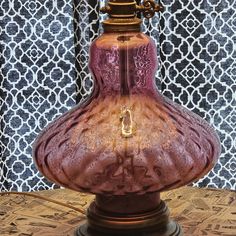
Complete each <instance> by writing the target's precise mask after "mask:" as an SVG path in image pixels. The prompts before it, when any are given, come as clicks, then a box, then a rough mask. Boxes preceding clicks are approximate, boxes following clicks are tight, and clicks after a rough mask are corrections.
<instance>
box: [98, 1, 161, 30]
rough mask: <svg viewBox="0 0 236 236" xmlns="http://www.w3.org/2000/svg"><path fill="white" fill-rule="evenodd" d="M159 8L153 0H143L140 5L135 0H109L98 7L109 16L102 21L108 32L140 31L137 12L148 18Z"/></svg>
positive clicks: (159, 9)
mask: <svg viewBox="0 0 236 236" xmlns="http://www.w3.org/2000/svg"><path fill="white" fill-rule="evenodd" d="M161 10H163V7H162V6H161V5H159V4H157V3H155V0H143V4H140V5H139V4H137V2H136V1H135V0H109V1H108V5H106V6H105V7H102V8H101V9H100V11H101V12H102V13H107V14H108V15H109V17H110V18H109V19H108V20H105V21H104V22H103V26H104V30H105V31H108V32H116V31H140V24H141V20H140V19H139V18H137V16H136V15H137V13H143V15H144V17H146V18H148V19H149V18H151V17H153V16H154V15H155V12H159V11H161Z"/></svg>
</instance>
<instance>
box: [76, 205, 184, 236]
mask: <svg viewBox="0 0 236 236" xmlns="http://www.w3.org/2000/svg"><path fill="white" fill-rule="evenodd" d="M75 235H76V236H182V235H183V233H182V230H181V227H180V226H179V225H178V224H177V223H176V222H174V221H171V220H169V210H168V208H167V206H166V204H165V203H164V202H161V203H160V205H159V206H158V208H157V209H155V210H153V211H150V212H146V213H145V214H144V213H143V214H136V215H120V214H118V215H117V214H114V215H111V214H109V213H107V212H103V211H101V210H99V209H97V208H96V205H95V204H91V206H90V207H89V210H88V223H87V224H85V225H83V226H81V227H80V228H79V229H78V230H77V231H76V234H75Z"/></svg>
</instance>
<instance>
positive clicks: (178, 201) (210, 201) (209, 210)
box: [0, 187, 236, 236]
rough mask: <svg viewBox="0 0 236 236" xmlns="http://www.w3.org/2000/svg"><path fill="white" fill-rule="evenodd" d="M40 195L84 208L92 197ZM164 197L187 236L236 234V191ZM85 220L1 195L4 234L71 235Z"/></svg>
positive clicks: (186, 190) (18, 197) (38, 203)
mask: <svg viewBox="0 0 236 236" xmlns="http://www.w3.org/2000/svg"><path fill="white" fill-rule="evenodd" d="M37 194H38V195H41V196H44V197H49V198H51V199H55V200H57V201H60V202H64V203H67V204H70V205H72V206H74V207H80V208H83V209H86V208H87V207H88V205H89V203H90V202H91V201H92V200H93V196H92V195H86V194H81V193H77V192H73V191H70V190H66V189H58V190H49V191H41V192H38V193H37ZM162 199H163V200H165V201H166V202H167V204H168V206H169V208H170V211H171V215H172V218H174V219H175V220H176V221H178V222H179V223H180V224H181V225H182V228H183V230H184V232H185V234H184V235H185V236H190V235H191V236H200V235H211V236H213V235H220V236H229V235H230V236H236V192H232V191H225V190H209V189H198V188H192V187H184V188H180V189H178V190H175V191H170V192H166V193H163V194H162ZM84 220H85V216H84V215H83V214H81V213H79V212H77V211H75V210H73V209H70V208H67V207H63V206H60V205H57V204H55V203H52V202H48V201H45V200H42V199H37V198H33V197H30V196H25V195H3V196H0V235H1V236H5V235H17V236H42V235H44V236H67V235H68V236H69V235H70V236H71V235H73V232H74V230H75V228H77V227H78V225H80V224H82V223H83V221H84Z"/></svg>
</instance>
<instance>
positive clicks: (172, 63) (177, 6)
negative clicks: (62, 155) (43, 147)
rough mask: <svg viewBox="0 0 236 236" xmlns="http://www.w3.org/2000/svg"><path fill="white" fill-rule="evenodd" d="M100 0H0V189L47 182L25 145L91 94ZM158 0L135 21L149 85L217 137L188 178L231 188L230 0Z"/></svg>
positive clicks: (234, 141) (235, 135)
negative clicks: (216, 155) (197, 174)
mask: <svg viewBox="0 0 236 236" xmlns="http://www.w3.org/2000/svg"><path fill="white" fill-rule="evenodd" d="M104 2H105V1H104V0H102V1H94V0H74V1H73V0H71V1H68V0H57V1H55V0H44V1H41V0H28V1H25V0H2V1H1V3H0V65H1V67H0V122H1V126H0V191H13V190H17V191H36V190H41V189H48V188H54V187H56V186H55V185H54V184H52V183H50V182H48V181H47V180H46V179H45V178H43V177H42V176H41V175H40V174H39V173H38V171H37V169H36V168H35V166H34V164H33V161H32V155H31V154H32V144H33V141H34V139H35V138H36V136H37V135H38V133H39V132H40V131H41V130H42V129H43V128H44V127H45V126H46V125H47V124H48V123H49V122H50V121H52V120H53V119H55V118H56V117H57V116H58V115H60V114H62V113H63V112H65V111H66V110H68V109H70V108H71V107H72V106H74V105H75V104H76V102H80V101H81V100H83V99H85V98H86V97H87V96H88V95H89V93H90V92H91V89H92V86H93V82H92V79H91V76H90V75H89V73H88V67H87V63H88V51H89V46H90V43H91V41H92V40H93V39H94V38H95V37H96V36H97V35H98V33H99V31H101V24H99V3H100V4H101V5H104ZM160 3H161V4H162V5H163V6H164V8H165V10H164V12H163V13H161V14H160V15H156V16H155V17H154V18H153V19H151V20H150V21H148V20H144V24H143V30H144V31H145V32H146V33H147V34H149V35H150V36H151V37H152V38H153V39H154V40H155V42H156V44H157V48H158V55H159V62H160V63H159V65H160V68H159V70H158V72H157V76H156V77H157V79H156V81H157V86H158V88H159V89H160V90H161V91H162V92H163V94H164V95H166V96H168V97H169V98H171V99H172V100H174V101H176V102H178V103H180V104H182V105H183V106H186V107H188V108H189V109H190V110H192V111H194V112H196V113H197V114H199V115H200V116H202V117H203V118H204V119H206V120H207V121H208V122H210V123H211V124H212V125H213V126H214V127H215V129H216V130H217V131H218V134H219V136H220V138H221V142H222V155H221V158H220V160H219V161H218V163H217V165H216V166H215V168H214V170H212V171H211V172H210V173H209V175H208V176H206V177H205V178H203V179H202V180H200V181H199V182H197V183H195V184H194V185H196V186H200V187H215V188H228V189H234V190H235V189H236V46H235V45H236V2H235V1H233V0H227V1H226V0H222V1H214V0H191V1H189V0H179V1H169V0H161V1H160ZM103 18H104V16H100V20H101V19H103ZM74 28H75V31H74ZM74 32H75V37H74Z"/></svg>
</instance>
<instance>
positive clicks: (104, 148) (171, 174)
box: [33, 0, 220, 236]
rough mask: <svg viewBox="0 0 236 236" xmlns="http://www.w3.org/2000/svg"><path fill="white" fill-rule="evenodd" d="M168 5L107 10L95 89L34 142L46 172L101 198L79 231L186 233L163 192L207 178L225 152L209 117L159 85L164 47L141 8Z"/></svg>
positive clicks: (103, 235)
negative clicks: (147, 29)
mask: <svg viewBox="0 0 236 236" xmlns="http://www.w3.org/2000/svg"><path fill="white" fill-rule="evenodd" d="M160 9H161V7H160V6H159V5H157V4H155V2H154V1H153V0H144V1H143V4H142V5H138V4H137V2H136V1H134V0H110V1H109V2H108V5H107V6H105V7H104V8H102V9H101V11H102V12H103V13H108V15H109V19H107V20H105V21H104V22H103V28H104V33H103V34H102V35H101V36H100V37H98V38H97V39H96V40H95V41H94V42H93V43H92V45H91V48H90V61H89V68H90V71H91V73H92V74H93V79H94V88H93V92H92V94H91V95H90V97H89V98H88V99H87V100H86V101H84V102H83V103H81V104H79V105H77V106H75V107H74V108H73V109H71V110H70V111H68V112H67V113H65V114H63V115H62V116H61V117H59V118H58V119H56V120H55V121H53V122H52V123H51V124H50V125H49V126H48V127H46V128H45V129H44V130H43V132H42V133H41V134H40V135H39V137H38V138H37V141H36V142H35V145H34V151H33V152H34V155H33V156H34V161H35V163H36V165H37V168H38V169H39V170H40V172H41V173H42V174H43V175H44V176H46V177H47V178H48V179H49V180H51V181H53V182H55V183H57V184H58V185H61V186H63V187H66V188H70V189H73V190H75V191H79V192H85V193H92V194H95V195H96V197H95V200H94V202H92V203H91V205H90V207H89V209H88V211H87V223H86V224H84V225H83V226H81V227H80V228H78V230H77V231H76V233H75V234H76V235H77V236H115V235H117V236H118V235H119V236H123V235H124V236H125V235H127V236H144V235H145V236H177V235H178V236H179V235H183V233H182V230H181V227H180V226H179V225H178V223H176V222H174V221H172V220H171V219H170V218H169V211H168V208H167V206H166V204H165V203H164V202H163V201H161V199H160V193H161V192H162V191H167V190H171V189H174V188H178V187H181V186H183V185H186V184H189V183H191V182H193V181H196V180H197V179H199V178H201V177H203V176H204V175H205V174H206V173H207V172H209V170H210V169H211V168H212V167H213V166H214V164H215V163H216V161H217V159H218V157H219V154H220V142H219V139H218V136H217V135H216V133H215V131H214V130H213V129H212V128H211V127H210V126H209V125H208V123H207V122H205V121H204V120H203V119H201V118H200V117H199V116H197V115H196V114H194V113H192V112H191V111H188V110H187V109H186V108H184V107H181V106H180V105H178V104H175V103H174V102H172V101H171V100H169V99H167V98H166V97H164V96H162V95H161V94H160V93H159V92H158V91H157V89H156V86H155V80H154V77H155V72H156V69H157V55H156V47H155V44H154V42H153V41H152V40H151V39H150V38H149V37H148V36H147V35H145V34H143V33H141V30H140V24H141V20H140V19H139V18H137V17H136V14H137V13H139V14H140V13H143V14H144V16H145V17H147V18H150V17H152V16H153V15H154V14H155V12H157V11H159V10H160Z"/></svg>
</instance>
